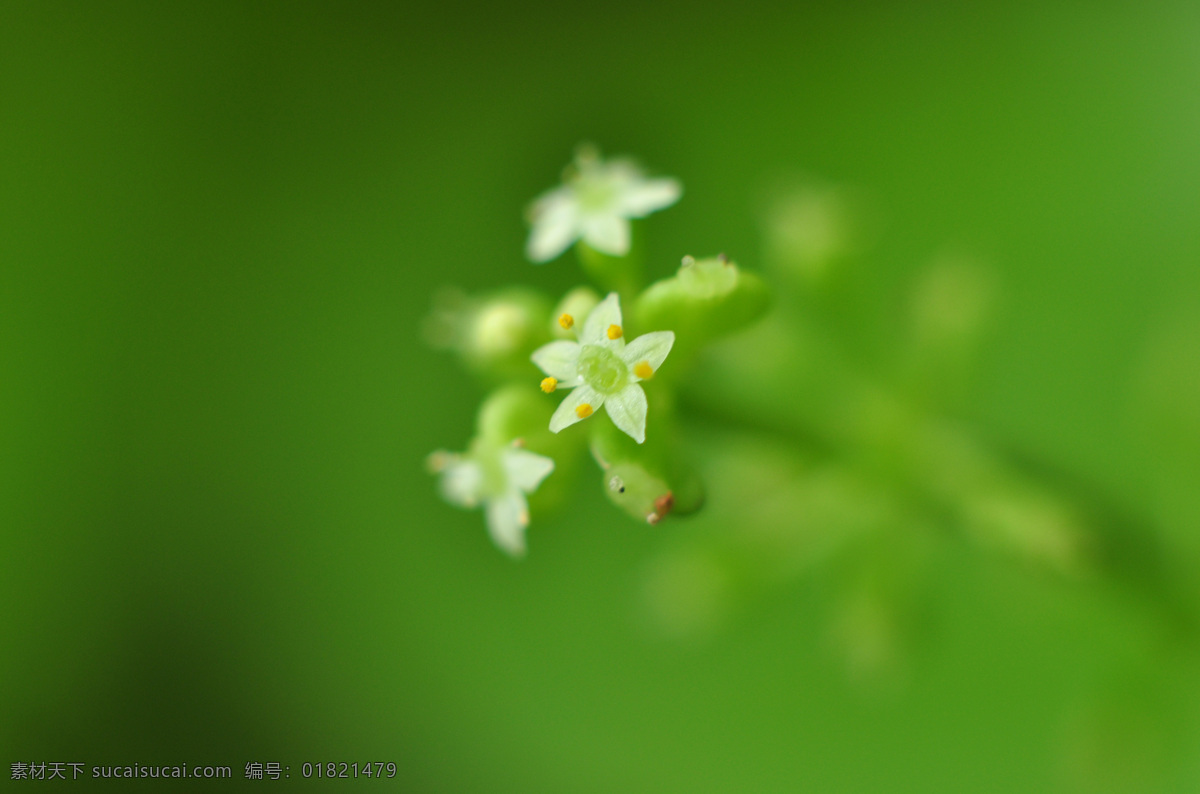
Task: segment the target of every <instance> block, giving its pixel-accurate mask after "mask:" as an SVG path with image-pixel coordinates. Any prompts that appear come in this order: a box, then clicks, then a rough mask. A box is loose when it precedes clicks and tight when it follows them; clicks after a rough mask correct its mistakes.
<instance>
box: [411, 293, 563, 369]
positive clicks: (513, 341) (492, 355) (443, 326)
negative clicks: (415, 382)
mask: <svg viewBox="0 0 1200 794" xmlns="http://www.w3.org/2000/svg"><path fill="white" fill-rule="evenodd" d="M549 313H550V301H549V300H548V299H547V298H546V297H545V296H544V295H542V294H541V293H539V292H535V291H533V290H529V289H522V288H511V289H506V290H502V291H500V292H497V293H494V294H492V295H489V296H485V297H482V298H472V297H469V296H467V295H466V294H464V293H462V292H461V291H458V290H447V291H445V292H443V293H441V294H440V295H439V296H438V297H437V298H436V299H435V300H434V306H433V309H432V311H431V312H430V314H429V315H428V316H427V317H426V319H425V324H424V335H425V338H426V341H428V342H429V344H431V345H432V346H434V347H437V348H442V349H449V350H453V351H455V352H456V353H458V354H459V355H460V356H461V357H462V359H463V361H464V362H465V363H466V365H467V366H468V367H469V368H470V369H471V370H473V371H474V372H476V373H477V374H479V375H482V376H484V377H486V378H509V377H521V376H526V375H528V374H529V372H530V366H529V355H530V353H532V352H533V351H534V350H535V349H537V348H538V347H539V346H541V345H542V344H544V343H545V342H547V341H549V339H550V332H549V329H548V328H547V323H546V318H547V317H548V316H549Z"/></svg>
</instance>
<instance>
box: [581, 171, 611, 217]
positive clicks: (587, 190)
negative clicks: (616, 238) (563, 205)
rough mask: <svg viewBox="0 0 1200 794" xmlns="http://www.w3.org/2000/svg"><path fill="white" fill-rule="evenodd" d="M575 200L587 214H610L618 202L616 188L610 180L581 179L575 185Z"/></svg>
mask: <svg viewBox="0 0 1200 794" xmlns="http://www.w3.org/2000/svg"><path fill="white" fill-rule="evenodd" d="M575 200H576V201H578V202H579V208H580V209H582V210H583V211H584V212H585V213H591V212H596V213H603V212H609V211H611V209H610V208H611V207H612V206H613V203H614V202H615V201H616V200H617V190H616V186H615V185H613V184H612V182H611V181H610V180H608V179H597V178H595V177H592V178H591V179H580V180H579V181H578V182H576V183H575Z"/></svg>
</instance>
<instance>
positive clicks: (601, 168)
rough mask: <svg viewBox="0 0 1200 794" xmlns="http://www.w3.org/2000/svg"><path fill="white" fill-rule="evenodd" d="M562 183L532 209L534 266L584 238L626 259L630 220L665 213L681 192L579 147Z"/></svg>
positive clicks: (671, 183)
mask: <svg viewBox="0 0 1200 794" xmlns="http://www.w3.org/2000/svg"><path fill="white" fill-rule="evenodd" d="M564 181H565V183H566V184H564V185H562V186H561V187H557V188H554V189H553V190H550V191H547V192H546V193H543V194H542V195H541V196H539V197H538V198H537V199H536V200H535V201H534V202H533V205H532V206H531V207H530V209H529V216H530V219H531V222H532V224H533V229H532V230H531V231H530V233H529V243H528V245H526V248H525V253H526V255H527V256H528V257H529V258H530V259H532V260H533V261H534V262H549V261H550V260H551V259H554V258H555V257H556V256H558V255H559V254H561V253H562V252H563V251H565V250H567V248H568V247H569V246H570V245H571V243H573V242H575V241H576V240H578V239H580V238H583V241H584V242H585V243H587V244H588V245H590V246H591V247H592V248H594V249H596V250H597V251H600V252H602V253H605V254H611V255H613V256H625V255H626V254H628V253H629V219H630V218H644V217H645V216H647V215H649V214H650V213H651V212H654V211H656V210H661V209H665V208H666V207H669V206H671V205H672V204H674V203H675V202H676V201H678V200H679V196H680V194H681V193H682V192H683V188H682V187H681V186H680V184H679V182H678V181H676V180H674V179H647V178H646V177H645V175H643V174H642V171H641V169H639V168H638V167H637V166H636V165H635V164H634V163H633V162H631V161H629V160H622V159H613V160H609V161H607V162H605V161H604V160H602V159H600V156H599V154H598V153H597V152H596V151H595V150H594V149H590V148H581V149H580V151H579V153H578V154H577V155H576V157H575V167H574V168H573V169H568V173H567V175H566V176H565V178H564Z"/></svg>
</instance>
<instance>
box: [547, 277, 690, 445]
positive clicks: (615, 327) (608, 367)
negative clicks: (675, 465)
mask: <svg viewBox="0 0 1200 794" xmlns="http://www.w3.org/2000/svg"><path fill="white" fill-rule="evenodd" d="M560 319H561V321H562V325H563V326H564V327H568V328H569V327H572V326H574V325H575V321H574V318H573V317H570V316H568V315H563V317H562V318H560ZM673 344H675V334H674V332H672V331H654V332H652V333H648V334H643V335H641V336H639V337H638V338H637V339H634V340H633V341H632V342H630V343H629V344H625V332H624V330H623V329H622V328H621V304H620V301H619V300H618V298H617V293H615V292H613V293H610V294H609V296H608V297H607V298H605V299H604V300H603V301H601V302H600V304H599V305H598V306H596V308H595V309H592V311H591V313H590V314H588V317H587V321H586V322H584V324H583V328H582V329H581V330H580V331H579V341H578V342H571V341H569V340H566V339H561V340H559V341H557V342H551V343H550V344H548V345H543V346H542V347H539V348H538V349H537V350H535V351H534V352H533V356H532V358H533V363H534V364H537V365H538V366H539V367H541V369H542V371H543V372H545V373H546V375H547V377H546V379H545V380H543V381H542V391H544V392H547V393H549V392H552V391H556V390H557V389H569V388H574V389H575V390H574V391H573V392H571V394H570V396H568V397H567V398H566V399H565V400H563V401H562V404H561V405H559V406H558V410H556V411H555V412H554V416H552V417H550V430H551V431H552V432H555V433H557V432H559V431H560V430H562V429H563V428H565V427H569V426H571V425H573V424H575V423H576V422H581V421H583V420H584V419H587V418H588V417H589V416H591V415H592V414H593V413H595V412H596V410H597V409H598V408H600V406H604V408H605V410H607V411H608V415H609V416H610V417H611V418H612V420H613V424H615V425H616V426H617V427H618V428H619V429H620V430H622V431H623V432H625V433H628V434H629V435H630V437H632V438H633V439H634V440H635V441H637V442H638V443H639V444H641V443H643V442H645V440H646V392H645V391H643V390H642V387H641V386H639V385H638V384H639V383H640V382H641V381H643V380H647V379H649V378H652V377H654V373H656V372H658V368H659V367H660V366H662V363H663V361H664V360H665V359H666V358H667V354H668V353H670V352H671V345H673Z"/></svg>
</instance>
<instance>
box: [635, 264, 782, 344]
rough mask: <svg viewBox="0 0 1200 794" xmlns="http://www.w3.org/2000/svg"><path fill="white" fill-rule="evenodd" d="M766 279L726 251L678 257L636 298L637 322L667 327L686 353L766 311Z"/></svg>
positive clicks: (654, 326)
mask: <svg viewBox="0 0 1200 794" xmlns="http://www.w3.org/2000/svg"><path fill="white" fill-rule="evenodd" d="M769 304H770V296H769V294H768V291H767V286H766V284H764V283H763V281H762V279H760V278H759V277H758V276H755V275H754V274H752V273H747V272H745V271H743V270H740V269H739V268H738V266H737V265H736V264H734V263H733V262H731V261H730V260H729V259H727V258H726V257H724V256H723V255H722V256H719V257H716V258H714V259H700V260H696V259H693V258H692V257H690V256H685V257H684V258H683V264H682V266H681V267H680V268H679V272H678V273H676V274H675V275H674V276H673V277H671V278H668V279H663V280H662V281H658V282H655V283H654V284H651V285H650V287H649V288H647V289H646V291H645V292H644V293H642V295H641V296H640V297H639V298H638V299H637V302H636V304H635V305H634V313H635V316H636V318H637V320H638V324H639V325H638V327H639V328H644V329H646V330H656V329H660V328H670V329H671V330H673V331H675V335H676V339H677V343H676V347H677V349H678V348H684V349H685V350H686V352H687V353H692V352H694V351H695V350H696V349H697V348H699V347H700V346H702V345H704V344H705V343H707V342H711V341H713V340H714V339H718V338H720V337H722V336H725V335H727V334H730V333H732V332H734V331H737V330H739V329H741V328H744V327H745V326H747V325H749V324H750V323H752V322H754V321H755V320H757V319H758V318H760V317H762V316H763V314H765V313H766V311H767V308H768V306H769Z"/></svg>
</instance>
